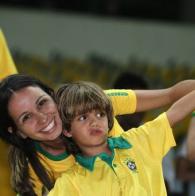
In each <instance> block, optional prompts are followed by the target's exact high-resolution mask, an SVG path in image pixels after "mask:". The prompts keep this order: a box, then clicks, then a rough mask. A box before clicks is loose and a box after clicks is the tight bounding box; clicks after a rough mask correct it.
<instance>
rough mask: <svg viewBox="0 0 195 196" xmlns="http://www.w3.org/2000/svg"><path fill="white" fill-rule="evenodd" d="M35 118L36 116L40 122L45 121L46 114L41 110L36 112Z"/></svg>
mask: <svg viewBox="0 0 195 196" xmlns="http://www.w3.org/2000/svg"><path fill="white" fill-rule="evenodd" d="M37 118H38V121H39V122H42V123H45V122H47V114H45V113H43V112H38V116H37Z"/></svg>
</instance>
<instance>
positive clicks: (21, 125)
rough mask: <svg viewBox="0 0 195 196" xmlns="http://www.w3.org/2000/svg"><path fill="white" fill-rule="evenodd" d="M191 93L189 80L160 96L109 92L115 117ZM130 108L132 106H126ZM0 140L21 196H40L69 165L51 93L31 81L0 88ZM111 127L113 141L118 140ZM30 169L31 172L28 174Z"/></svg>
mask: <svg viewBox="0 0 195 196" xmlns="http://www.w3.org/2000/svg"><path fill="white" fill-rule="evenodd" d="M194 88H195V81H194V80H186V81H183V82H180V83H178V84H176V85H174V86H172V87H170V88H167V89H162V90H135V91H131V90H129V91H127V90H110V91H107V92H106V93H107V94H108V95H109V96H110V98H111V100H112V103H113V106H114V114H115V115H119V114H125V113H133V112H140V111H145V110H149V109H153V108H157V107H160V106H164V105H166V104H170V103H172V102H174V101H175V100H177V99H178V98H180V97H182V96H183V95H185V94H186V93H188V92H190V91H192V90H193V89H194ZM128 103H131V104H128ZM0 105H1V107H0V130H1V131H0V137H1V138H2V139H3V140H4V141H6V142H7V143H9V144H12V146H13V147H12V149H11V151H10V163H11V167H12V183H13V188H14V190H15V191H16V192H18V193H19V194H20V195H28V196H30V195H42V194H43V192H44V191H45V190H50V189H51V188H52V187H53V184H54V182H55V179H56V178H57V177H58V176H59V175H61V173H62V172H64V171H66V170H67V169H68V168H69V167H71V166H72V165H73V164H74V158H73V156H69V155H68V154H67V153H66V149H65V146H64V141H63V140H62V138H61V137H60V135H61V133H62V122H61V119H60V117H59V113H58V111H57V107H56V103H55V101H54V91H53V89H51V88H49V87H48V86H46V85H45V84H43V83H42V82H41V81H39V80H38V79H36V78H33V77H31V76H25V75H21V74H15V75H11V76H8V77H7V78H5V79H4V80H3V81H2V82H1V84H0ZM120 131H121V129H120V127H119V126H118V125H117V124H116V122H115V125H114V130H112V131H111V134H112V135H119V134H120ZM29 168H30V170H29Z"/></svg>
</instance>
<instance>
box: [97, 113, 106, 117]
mask: <svg viewBox="0 0 195 196" xmlns="http://www.w3.org/2000/svg"><path fill="white" fill-rule="evenodd" d="M105 115H106V113H105V112H98V113H97V117H98V118H101V117H104V116H105Z"/></svg>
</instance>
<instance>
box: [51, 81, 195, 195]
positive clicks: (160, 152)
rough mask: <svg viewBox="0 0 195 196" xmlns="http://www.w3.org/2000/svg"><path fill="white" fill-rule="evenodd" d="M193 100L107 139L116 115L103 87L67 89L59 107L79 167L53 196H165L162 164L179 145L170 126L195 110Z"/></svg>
mask: <svg viewBox="0 0 195 196" xmlns="http://www.w3.org/2000/svg"><path fill="white" fill-rule="evenodd" d="M194 100H195V91H192V92H191V93H189V94H188V95H186V96H185V97H183V98H181V99H180V100H179V101H177V102H176V103H175V104H173V105H172V107H171V108H170V109H169V110H168V111H167V112H166V113H163V114H161V115H159V116H158V117H157V118H156V119H155V120H153V121H150V122H148V123H146V124H144V125H142V126H140V127H138V128H133V129H131V130H129V131H127V132H124V133H122V134H121V136H120V137H115V138H114V137H111V138H108V132H109V130H110V129H111V127H112V125H113V114H112V113H113V112H112V106H111V103H110V101H109V99H108V98H107V96H106V95H105V94H104V92H103V91H102V90H101V88H100V87H98V86H97V85H95V84H93V83H87V82H78V83H71V84H68V85H64V86H63V87H61V88H60V89H59V91H58V92H57V102H58V105H59V110H60V114H61V117H62V121H63V124H64V127H65V129H66V131H64V135H65V136H66V137H67V138H69V145H68V149H69V151H70V153H73V154H74V155H75V158H76V161H77V162H76V164H75V165H74V166H73V167H72V168H70V169H69V170H68V171H67V172H65V173H64V174H63V175H62V177H60V178H58V179H57V181H56V184H55V186H54V188H53V189H52V191H51V192H50V193H49V196H53V195H54V196H57V195H60V196H61V195H69V196H77V195H78V196H91V195H95V196H119V195H122V196H128V195H134V196H140V195H141V196H146V195H147V196H148V195H154V196H156V195H158V196H162V195H166V189H165V185H164V180H163V173H162V165H161V162H162V159H163V157H164V156H165V154H166V153H167V151H168V150H169V149H170V148H171V147H172V146H175V140H174V137H173V134H172V129H171V127H172V126H173V125H175V124H176V123H177V122H179V121H180V120H182V119H183V118H184V117H185V116H186V115H187V114H188V113H190V112H191V111H192V110H193V109H194V108H195V102H193V101H194ZM188 103H190V104H188Z"/></svg>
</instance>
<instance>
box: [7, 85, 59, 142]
mask: <svg viewBox="0 0 195 196" xmlns="http://www.w3.org/2000/svg"><path fill="white" fill-rule="evenodd" d="M8 111H9V114H10V116H11V117H12V119H13V120H14V122H15V124H16V126H17V128H18V133H19V134H20V136H22V137H23V138H26V137H29V138H32V139H34V140H38V141H52V140H55V139H56V138H58V137H59V135H60V134H61V132H62V121H61V119H60V116H59V113H58V110H57V107H56V103H55V102H54V101H53V99H52V98H51V97H50V96H49V95H48V94H47V93H46V92H44V91H43V90H42V89H40V88H39V87H32V86H31V87H25V88H23V89H21V90H19V91H16V92H14V93H13V95H12V97H11V99H10V101H9V104H8Z"/></svg>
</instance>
